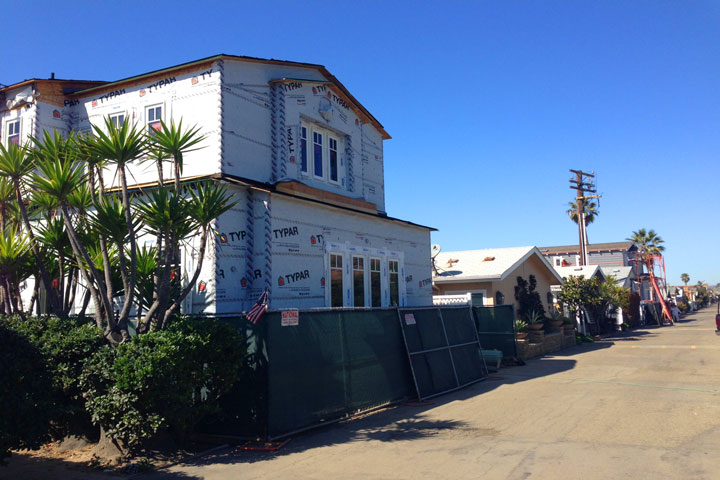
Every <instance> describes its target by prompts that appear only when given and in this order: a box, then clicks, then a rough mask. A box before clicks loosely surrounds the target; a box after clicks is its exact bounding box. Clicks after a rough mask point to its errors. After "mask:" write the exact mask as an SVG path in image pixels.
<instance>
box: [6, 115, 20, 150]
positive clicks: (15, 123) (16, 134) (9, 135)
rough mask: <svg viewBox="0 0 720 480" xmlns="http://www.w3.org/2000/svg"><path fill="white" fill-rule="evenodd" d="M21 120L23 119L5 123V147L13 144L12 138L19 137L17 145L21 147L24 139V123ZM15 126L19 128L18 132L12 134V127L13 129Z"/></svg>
mask: <svg viewBox="0 0 720 480" xmlns="http://www.w3.org/2000/svg"><path fill="white" fill-rule="evenodd" d="M21 120H22V119H21V118H16V119H13V120H6V121H5V145H7V146H9V145H10V143H12V142H11V141H10V138H11V137H17V143H16V145H18V146H19V145H20V139H21V138H22V121H21ZM13 125H17V127H16V128H17V130H16V131H15V132H14V133H12V134H11V133H10V127H12V126H13Z"/></svg>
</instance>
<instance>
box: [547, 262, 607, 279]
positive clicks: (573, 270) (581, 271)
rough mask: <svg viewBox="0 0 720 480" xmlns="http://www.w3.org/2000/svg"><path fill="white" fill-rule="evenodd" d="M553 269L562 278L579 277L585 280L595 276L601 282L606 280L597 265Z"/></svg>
mask: <svg viewBox="0 0 720 480" xmlns="http://www.w3.org/2000/svg"><path fill="white" fill-rule="evenodd" d="M553 268H554V269H555V271H556V272H557V273H558V275H560V276H561V277H563V278H567V277H570V276H573V277H579V276H580V275H582V276H583V277H585V278H593V277H595V276H600V277H602V279H603V280H605V278H607V276H606V275H605V273H604V272H603V271H602V269H601V268H600V266H599V265H569V266H567V267H556V266H553Z"/></svg>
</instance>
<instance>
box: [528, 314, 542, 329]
mask: <svg viewBox="0 0 720 480" xmlns="http://www.w3.org/2000/svg"><path fill="white" fill-rule="evenodd" d="M525 321H526V322H527V324H528V328H529V329H530V330H540V329H542V328H543V316H542V315H541V314H540V312H538V311H537V310H531V311H529V312H528V313H527V315H525Z"/></svg>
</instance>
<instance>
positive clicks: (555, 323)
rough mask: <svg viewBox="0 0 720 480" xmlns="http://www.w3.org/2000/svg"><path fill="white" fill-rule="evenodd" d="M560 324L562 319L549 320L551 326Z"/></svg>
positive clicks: (559, 325)
mask: <svg viewBox="0 0 720 480" xmlns="http://www.w3.org/2000/svg"><path fill="white" fill-rule="evenodd" d="M562 324H563V321H562V320H555V321H551V322H550V325H551V326H553V327H561V326H562Z"/></svg>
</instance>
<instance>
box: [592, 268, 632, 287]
mask: <svg viewBox="0 0 720 480" xmlns="http://www.w3.org/2000/svg"><path fill="white" fill-rule="evenodd" d="M600 270H602V272H603V273H604V274H605V277H607V278H610V277H612V278H613V279H615V283H616V284H617V285H618V286H620V287H625V288H629V289H630V290H637V285H636V282H637V274H636V273H635V269H634V268H633V267H600Z"/></svg>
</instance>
